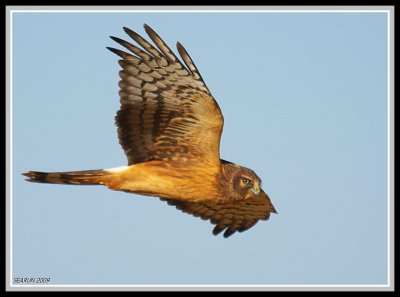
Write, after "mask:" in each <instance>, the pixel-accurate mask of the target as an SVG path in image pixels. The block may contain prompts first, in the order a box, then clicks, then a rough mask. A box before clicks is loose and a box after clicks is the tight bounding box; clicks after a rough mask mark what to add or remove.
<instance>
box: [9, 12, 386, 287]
mask: <svg viewBox="0 0 400 297" xmlns="http://www.w3.org/2000/svg"><path fill="white" fill-rule="evenodd" d="M144 23H147V24H149V25H150V26H151V27H152V28H153V29H154V30H155V31H156V32H158V34H159V35H160V36H161V37H162V38H163V39H164V40H165V41H166V42H167V43H168V44H169V45H170V46H171V48H173V49H175V44H176V41H180V42H181V43H182V44H183V45H184V46H185V48H186V50H187V51H188V52H189V54H190V55H191V57H192V58H193V60H194V62H195V63H196V65H197V66H198V68H199V70H200V72H201V74H202V76H203V78H204V80H205V82H206V84H207V85H208V87H209V89H210V90H211V92H212V93H213V95H214V97H215V98H216V100H217V101H218V104H219V105H220V107H221V109H222V112H223V114H224V118H225V126H224V132H223V135H222V140H221V156H222V158H224V159H226V160H230V161H232V162H235V163H238V164H242V165H244V166H246V167H249V168H252V169H253V170H254V171H256V172H257V174H258V175H259V176H260V177H261V178H262V180H263V188H264V190H265V191H266V192H267V193H268V194H269V196H270V197H271V200H272V202H273V204H274V206H275V207H276V209H277V211H278V213H279V214H278V215H271V218H270V220H269V221H267V222H265V221H261V222H259V223H258V224H257V225H256V226H254V227H253V228H252V229H250V230H248V231H246V232H244V233H240V234H235V235H233V236H232V237H230V238H229V239H224V238H223V237H222V236H218V237H215V236H213V235H212V234H211V231H212V227H213V226H212V225H211V224H210V223H209V222H205V221H202V220H200V219H198V218H194V217H192V216H189V215H186V214H183V213H181V212H179V211H177V210H175V209H174V208H173V207H170V206H167V204H166V203H164V202H161V201H159V200H158V199H157V198H151V197H144V196H139V195H134V194H127V193H123V192H114V191H111V190H109V189H107V188H106V187H102V186H92V187H83V186H66V185H48V184H34V183H28V182H25V181H24V177H23V176H21V173H22V172H26V171H28V170H38V171H70V170H85V169H98V168H110V167H116V166H122V165H125V164H126V159H125V155H124V153H123V151H122V149H121V148H120V146H119V144H118V139H117V134H116V127H115V125H114V116H115V113H116V111H117V110H118V108H119V97H118V85H117V84H118V81H119V77H118V71H119V69H120V68H119V65H118V64H117V60H118V57H117V56H116V55H114V54H113V53H111V52H109V51H108V50H107V49H106V46H113V47H114V46H116V47H117V45H116V44H115V42H113V41H112V40H111V39H110V38H109V36H110V35H113V36H117V37H121V38H124V39H129V37H128V36H127V35H126V34H125V33H124V31H123V30H122V27H124V26H126V27H129V28H131V29H133V30H134V31H136V32H137V33H139V34H141V35H142V36H145V32H144V29H143V24H144ZM12 26H13V27H12V28H13V31H12V33H13V34H12V42H13V44H12V45H13V51H12V67H13V68H12V70H13V73H12V81H13V85H12V92H13V97H12V104H13V106H12V107H13V113H12V117H13V121H12V125H13V131H12V132H13V133H12V135H13V147H12V157H13V158H12V168H13V171H12V174H13V175H12V177H13V184H12V189H13V197H12V199H13V200H12V201H13V213H12V215H13V221H12V223H13V242H12V243H13V250H12V252H13V253H12V255H13V258H12V268H13V275H12V277H50V278H51V284H72V285H73V284H106V285H107V284H115V285H118V284H124V285H131V284H132V285H137V284H145V285H147V284H150V285H154V284H159V285H163V284H172V285H173V284H178V285H179V284H186V285H190V284H194V285H207V284H214V285H215V284H227V285H242V284H245V285H316V284H319V285H343V284H352V285H353V284H357V285H383V284H386V283H387V281H388V275H387V271H388V264H387V259H388V258H387V257H388V255H387V250H388V245H387V239H388V238H387V234H388V230H387V222H388V216H387V210H388V198H387V197H388V191H387V183H388V182H387V181H388V176H387V171H388V168H387V157H388V156H387V150H388V145H387V141H388V139H387V133H388V131H387V121H388V115H387V109H388V103H387V96H388V93H387V85H388V82H387V80H388V77H387V73H388V69H387V59H388V57H387V52H388V48H387V14H385V13H150V12H146V13H133V12H131V13H17V14H14V15H13V19H12ZM175 52H176V53H177V51H175Z"/></svg>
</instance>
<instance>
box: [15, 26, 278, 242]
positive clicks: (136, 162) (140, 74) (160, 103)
mask: <svg viewBox="0 0 400 297" xmlns="http://www.w3.org/2000/svg"><path fill="white" fill-rule="evenodd" d="M144 28H145V30H146V32H147V34H148V35H149V37H150V39H151V40H152V41H153V42H154V44H155V45H156V47H155V46H154V45H152V44H150V43H149V42H148V41H146V40H145V39H144V38H142V37H141V36H139V35H138V34H137V33H135V32H133V31H132V30H130V29H128V28H124V31H125V32H126V33H127V34H128V35H129V36H130V37H131V38H132V39H133V40H134V41H136V43H138V45H140V46H141V47H142V48H139V47H137V46H135V45H133V44H131V43H129V42H127V41H125V40H122V39H119V38H117V37H111V38H112V39H113V40H114V41H116V42H117V43H119V44H120V45H122V46H123V47H125V48H126V49H127V50H128V51H129V52H125V51H122V50H119V49H115V48H110V47H108V49H109V50H110V51H112V52H113V53H115V54H117V55H118V56H119V57H121V58H122V59H121V60H119V61H118V62H119V65H120V66H121V67H122V70H121V71H120V72H119V75H120V77H121V81H120V82H119V87H120V91H119V96H120V102H121V107H120V109H119V111H118V112H117V115H116V117H115V122H116V125H117V127H118V138H119V143H120V144H121V146H122V148H123V150H124V152H125V154H126V156H127V158H128V166H123V167H118V168H111V169H99V170H85V171H70V172H51V173H46V172H37V171H29V172H27V173H24V174H23V175H25V176H27V177H28V179H27V180H28V181H31V182H38V183H53V184H73V185H105V186H107V187H109V188H110V189H112V190H116V191H125V192H130V193H137V194H141V195H147V196H156V197H159V198H160V199H161V200H164V201H167V203H168V204H169V205H173V206H175V207H176V208H177V209H180V210H182V211H183V212H186V213H189V214H192V215H194V216H195V217H200V218H202V219H204V220H208V219H209V220H210V221H211V223H212V224H215V225H216V226H215V228H214V230H213V234H214V235H217V234H219V233H220V232H222V231H224V230H225V232H224V237H229V236H230V235H232V234H233V233H235V232H236V231H239V232H243V231H245V230H247V229H249V228H251V227H252V226H254V225H255V224H256V223H257V222H258V220H267V219H268V218H269V216H270V213H271V212H273V213H276V211H275V209H274V207H273V205H272V204H271V202H270V199H269V197H268V195H267V194H266V193H265V192H264V191H263V190H262V189H261V179H260V178H259V177H258V176H257V175H256V174H255V172H254V171H253V170H251V169H248V168H245V167H243V166H239V165H236V164H234V163H231V162H228V161H225V160H222V159H220V155H219V145H220V137H221V133H222V128H223V123H224V119H223V116H222V113H221V110H220V108H219V106H218V104H217V102H216V101H215V99H214V98H213V96H212V95H211V92H210V90H209V89H208V88H207V86H206V84H205V83H204V81H203V79H202V77H201V75H200V73H199V71H198V70H197V68H196V66H195V64H194V63H193V61H192V59H191V58H190V56H189V55H188V53H187V52H186V50H185V49H184V47H183V46H182V45H181V44H180V43H179V42H178V43H177V49H178V52H179V54H180V56H181V58H182V60H183V62H184V64H183V63H182V62H181V61H180V60H179V59H178V57H177V56H176V55H175V54H174V53H173V52H172V51H171V49H170V48H169V47H168V46H167V45H166V44H165V43H164V41H163V40H162V39H161V38H160V37H159V36H158V35H157V33H155V32H154V31H153V29H151V28H150V27H149V26H147V25H144Z"/></svg>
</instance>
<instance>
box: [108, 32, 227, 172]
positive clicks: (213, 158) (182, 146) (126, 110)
mask: <svg viewBox="0 0 400 297" xmlns="http://www.w3.org/2000/svg"><path fill="white" fill-rule="evenodd" d="M144 27H145V31H146V32H147V34H148V35H149V37H150V39H151V40H152V41H153V42H154V44H155V46H153V45H152V44H150V42H148V41H146V40H145V39H144V38H143V37H141V36H140V35H139V34H137V33H136V32H134V31H132V30H130V29H128V28H124V31H125V32H126V33H127V34H128V35H129V36H130V37H131V38H132V39H133V40H134V41H136V42H137V44H138V46H140V47H142V48H139V47H138V46H136V45H133V44H131V43H130V42H128V41H125V40H123V39H121V38H118V37H111V38H112V39H113V40H114V41H115V42H117V43H118V44H120V45H121V46H123V47H124V48H126V49H127V50H128V51H129V53H128V52H124V51H122V50H119V49H115V48H108V49H109V50H111V51H112V52H113V53H115V54H117V55H118V56H120V57H121V58H122V60H120V61H119V64H120V66H121V68H122V70H121V71H120V73H119V75H120V77H121V81H120V82H119V88H120V91H119V96H120V102H121V107H120V110H119V111H118V112H117V115H116V117H115V121H116V125H117V127H118V129H117V131H118V137H119V142H120V144H121V146H122V148H123V149H124V152H125V154H126V156H127V158H128V164H129V165H131V164H136V163H141V162H147V161H152V160H158V161H164V160H168V161H176V162H190V161H196V162H197V164H198V166H199V167H201V166H202V165H203V166H207V167H210V168H212V167H213V166H214V167H217V166H220V159H219V142H220V137H221V133H222V129H223V116H222V113H221V110H220V108H219V106H218V104H217V102H216V101H215V99H214V98H213V97H212V95H211V93H210V91H209V89H208V88H207V86H206V85H205V83H204V81H203V79H202V78H201V76H200V73H199V71H198V70H197V68H196V66H195V65H194V63H193V61H192V59H191V58H190V57H189V55H188V54H187V52H186V50H185V49H184V48H183V46H182V45H181V44H180V43H179V44H178V51H179V53H180V54H181V57H182V59H183V61H184V63H185V64H186V67H185V66H184V65H183V64H182V63H181V61H180V60H179V59H178V57H177V56H176V55H175V54H174V53H173V52H172V50H171V49H170V48H169V47H168V46H167V45H166V43H165V42H164V41H163V40H162V39H161V38H160V37H159V36H158V34H157V33H156V32H155V31H154V30H153V29H151V28H150V27H149V26H147V25H145V26H144ZM200 136H201V137H200Z"/></svg>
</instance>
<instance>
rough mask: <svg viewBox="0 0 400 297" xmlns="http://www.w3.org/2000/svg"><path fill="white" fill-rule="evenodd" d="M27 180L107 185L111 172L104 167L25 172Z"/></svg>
mask: <svg viewBox="0 0 400 297" xmlns="http://www.w3.org/2000/svg"><path fill="white" fill-rule="evenodd" d="M22 175H25V176H26V177H28V178H27V179H26V180H27V181H30V182H34V183H50V184H68V185H105V184H107V180H108V178H109V177H110V176H111V175H112V173H111V172H108V171H105V170H103V169H98V170H84V171H69V172H38V171H29V172H26V173H23V174H22Z"/></svg>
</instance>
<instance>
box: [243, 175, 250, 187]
mask: <svg viewBox="0 0 400 297" xmlns="http://www.w3.org/2000/svg"><path fill="white" fill-rule="evenodd" d="M242 182H243V184H245V185H247V184H248V183H249V182H250V180H249V179H248V178H245V177H242Z"/></svg>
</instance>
